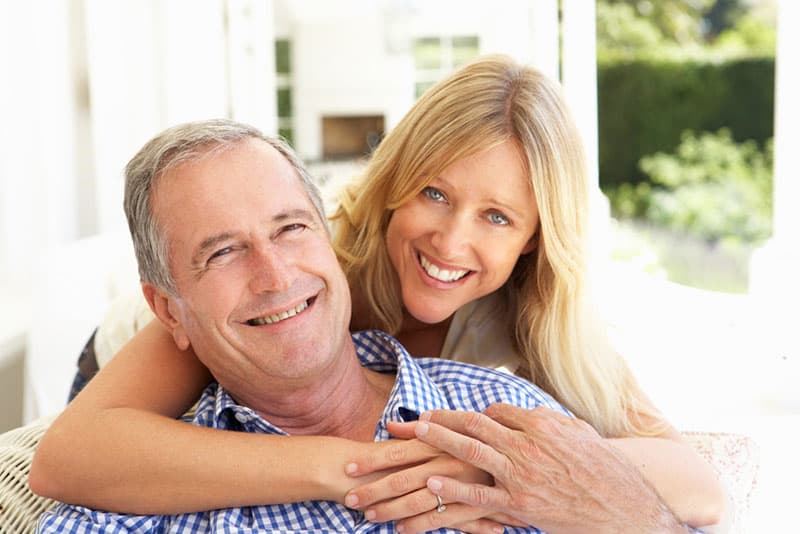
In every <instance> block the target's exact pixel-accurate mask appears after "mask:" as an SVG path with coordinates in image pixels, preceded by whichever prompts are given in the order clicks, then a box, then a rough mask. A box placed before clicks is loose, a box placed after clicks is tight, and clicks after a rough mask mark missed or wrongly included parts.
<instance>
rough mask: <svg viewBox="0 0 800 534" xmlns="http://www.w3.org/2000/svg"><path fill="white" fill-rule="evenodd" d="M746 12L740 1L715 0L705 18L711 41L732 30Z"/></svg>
mask: <svg viewBox="0 0 800 534" xmlns="http://www.w3.org/2000/svg"><path fill="white" fill-rule="evenodd" d="M747 10H748V8H747V6H746V5H744V3H743V2H742V0H717V1H716V2H714V5H713V6H711V9H709V10H708V13H707V14H706V17H705V18H706V23H707V25H708V26H707V31H708V35H709V36H710V37H711V38H712V39H713V38H714V37H716V36H717V35H719V34H720V33H722V32H723V31H725V30H727V29H728V28H732V27H733V26H735V25H736V21H737V20H738V19H739V18H741V17H742V16H744V15H745V14H746V13H747Z"/></svg>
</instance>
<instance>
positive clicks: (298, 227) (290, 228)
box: [281, 223, 306, 232]
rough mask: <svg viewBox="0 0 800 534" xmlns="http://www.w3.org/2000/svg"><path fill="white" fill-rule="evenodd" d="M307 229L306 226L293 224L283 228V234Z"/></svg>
mask: <svg viewBox="0 0 800 534" xmlns="http://www.w3.org/2000/svg"><path fill="white" fill-rule="evenodd" d="M305 228H306V225H305V224H301V223H292V224H287V225H286V226H284V227H283V228H281V232H296V231H299V230H304V229H305Z"/></svg>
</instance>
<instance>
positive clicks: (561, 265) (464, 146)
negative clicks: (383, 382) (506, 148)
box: [333, 56, 655, 436]
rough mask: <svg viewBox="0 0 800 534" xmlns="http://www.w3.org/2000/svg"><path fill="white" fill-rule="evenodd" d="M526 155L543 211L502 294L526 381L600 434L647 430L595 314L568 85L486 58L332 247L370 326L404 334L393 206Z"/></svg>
mask: <svg viewBox="0 0 800 534" xmlns="http://www.w3.org/2000/svg"><path fill="white" fill-rule="evenodd" d="M509 140H510V141H512V142H513V143H515V145H516V146H517V147H518V149H519V151H520V154H521V156H522V157H523V160H524V162H525V164H527V166H528V169H529V175H530V177H531V184H532V187H533V192H534V195H535V199H536V203H537V205H538V207H539V229H538V230H537V234H538V236H537V238H538V240H537V243H538V244H537V246H536V249H535V250H534V252H532V253H531V254H527V255H524V256H521V257H520V259H519V261H518V262H517V265H516V266H515V268H514V270H513V272H512V274H511V277H510V278H509V280H508V281H507V282H506V283H505V285H504V286H503V287H502V288H501V289H500V291H502V292H503V293H504V296H505V300H506V302H507V303H508V306H509V307H508V312H509V317H513V318H515V320H513V321H510V322H511V323H513V324H512V325H511V327H512V331H510V332H509V335H510V336H512V339H513V340H514V342H515V344H516V348H517V350H518V352H519V354H520V355H521V357H522V360H523V362H522V365H521V366H520V374H521V375H523V376H525V377H526V378H528V379H530V380H531V381H533V382H534V383H536V384H537V385H538V386H539V387H541V388H542V389H544V390H545V391H547V392H548V393H550V394H551V395H553V396H554V397H555V398H556V399H558V400H559V401H560V402H561V403H563V404H564V405H566V406H567V407H568V408H569V409H570V410H572V411H573V412H574V413H575V414H576V415H577V416H578V417H581V418H582V419H584V420H586V421H587V422H589V423H591V424H592V425H593V426H594V427H595V428H596V429H597V430H598V431H599V432H600V433H601V434H602V435H606V436H621V435H628V434H631V433H637V434H642V433H643V434H649V433H654V432H655V430H654V429H648V428H647V426H648V425H645V424H644V423H642V422H641V421H640V420H639V419H638V418H637V417H632V418H631V417H629V414H636V413H644V414H648V415H650V412H649V410H648V408H647V407H646V406H643V405H642V404H643V403H642V402H641V401H640V396H639V395H638V394H637V392H636V391H635V386H634V383H633V380H632V377H631V376H630V372H629V370H628V368H627V366H626V365H625V363H624V362H623V360H622V359H621V358H620V357H619V356H618V355H617V354H616V353H615V352H614V351H612V350H611V349H610V347H609V345H608V344H607V343H606V342H605V341H604V336H602V335H600V334H599V332H600V331H599V329H598V328H597V327H596V325H595V324H594V321H593V320H592V317H591V315H590V314H589V312H588V302H587V295H586V294H587V288H586V250H587V247H586V243H585V242H584V241H585V236H586V234H587V224H588V211H589V184H588V180H587V176H586V169H585V161H584V154H583V149H582V147H581V142H580V135H579V133H578V130H577V128H576V127H575V124H574V122H573V120H572V118H571V116H570V113H569V111H568V109H567V108H566V106H565V104H564V101H563V99H562V96H561V93H560V91H559V88H558V87H557V86H556V85H555V84H554V83H552V82H551V81H549V80H548V79H547V78H546V77H545V76H543V75H542V74H541V73H539V72H537V71H536V70H534V69H531V68H528V67H525V66H521V65H518V64H516V63H515V62H513V61H512V60H510V59H509V58H507V57H505V56H486V57H483V58H480V59H478V60H476V61H474V62H473V63H470V64H468V65H466V66H465V67H463V68H461V69H460V70H458V71H457V72H455V73H454V74H452V75H451V76H450V77H448V78H447V79H445V80H443V81H441V82H440V83H438V84H436V85H435V86H434V87H432V88H431V89H429V90H428V91H427V92H426V93H425V94H424V95H422V97H421V98H420V99H419V100H418V101H417V103H416V104H415V105H414V106H413V107H412V109H411V110H410V111H409V113H408V114H407V115H406V116H405V117H404V118H403V119H402V120H401V121H400V123H399V124H398V125H397V126H396V127H395V128H394V129H393V130H392V131H391V132H390V133H389V134H388V135H387V136H386V137H385V138H384V139H383V140H382V141H381V143H380V145H379V146H378V148H377V149H376V150H375V152H374V153H373V154H372V156H371V158H370V162H369V164H368V167H367V169H366V172H365V174H364V176H363V178H362V179H361V180H359V181H357V182H355V183H354V184H352V185H351V186H350V187H348V188H347V189H346V190H345V191H344V193H343V194H342V196H341V198H340V205H339V208H338V210H337V212H336V213H335V214H334V216H333V220H334V222H335V224H334V227H335V228H336V232H335V238H334V244H335V247H336V251H337V254H339V258H340V261H341V263H342V266H343V268H344V271H345V273H346V275H347V278H348V281H349V283H350V287H353V288H357V289H358V291H357V293H358V294H359V295H360V297H361V298H363V299H364V304H365V307H367V308H368V309H370V310H372V313H373V315H372V317H371V321H370V322H369V324H368V326H369V327H371V328H379V329H382V330H385V331H387V332H389V333H392V334H396V333H397V332H398V330H399V328H400V326H401V323H402V319H403V303H402V299H401V292H400V287H399V280H398V278H397V275H396V272H395V270H394V268H393V266H392V263H391V261H390V258H389V253H388V250H387V247H386V230H387V226H388V224H389V220H390V218H391V216H392V212H393V210H395V209H396V208H397V207H398V206H401V205H402V204H404V203H405V202H408V201H409V200H411V199H412V198H414V197H415V196H416V195H418V194H419V193H420V191H422V189H423V188H424V187H425V186H426V185H427V184H428V183H429V182H430V181H431V180H432V179H433V178H434V177H435V176H437V175H438V174H439V173H441V172H442V170H443V169H444V168H446V167H447V166H448V165H450V164H451V163H453V162H455V161H457V160H460V159H462V158H464V157H467V156H470V155H472V154H475V153H477V152H480V151H484V150H487V149H489V148H491V147H493V146H496V145H499V144H501V143H503V142H505V141H509Z"/></svg>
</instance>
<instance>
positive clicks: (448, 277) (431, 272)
mask: <svg viewBox="0 0 800 534" xmlns="http://www.w3.org/2000/svg"><path fill="white" fill-rule="evenodd" d="M419 263H420V265H422V268H423V269H424V270H425V272H426V273H428V276H430V277H431V278H435V279H436V280H439V281H440V282H455V281H456V280H458V279H460V278H464V277H465V276H466V275H467V273H469V270H467V269H459V270H456V271H450V270H448V269H440V268H438V267H437V266H435V265H434V264H432V263H431V262H429V261H428V260H427V259H426V258H425V256H423V255H422V254H420V255H419Z"/></svg>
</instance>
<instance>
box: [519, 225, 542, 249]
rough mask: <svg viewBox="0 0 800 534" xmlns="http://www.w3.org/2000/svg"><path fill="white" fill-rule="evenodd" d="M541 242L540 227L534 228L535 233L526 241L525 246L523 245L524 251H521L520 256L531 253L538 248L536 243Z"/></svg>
mask: <svg viewBox="0 0 800 534" xmlns="http://www.w3.org/2000/svg"><path fill="white" fill-rule="evenodd" d="M538 244H539V229H538V228H537V229H536V230H534V232H533V235H532V236H531V238H530V239H528V242H527V243H525V246H524V247H522V252H520V256H524V255H525V254H530V253H531V252H533V251H534V250H536V245H538Z"/></svg>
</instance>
